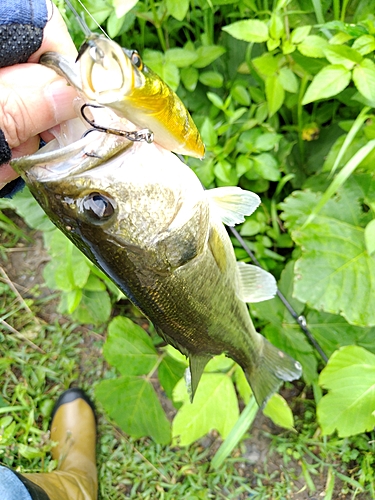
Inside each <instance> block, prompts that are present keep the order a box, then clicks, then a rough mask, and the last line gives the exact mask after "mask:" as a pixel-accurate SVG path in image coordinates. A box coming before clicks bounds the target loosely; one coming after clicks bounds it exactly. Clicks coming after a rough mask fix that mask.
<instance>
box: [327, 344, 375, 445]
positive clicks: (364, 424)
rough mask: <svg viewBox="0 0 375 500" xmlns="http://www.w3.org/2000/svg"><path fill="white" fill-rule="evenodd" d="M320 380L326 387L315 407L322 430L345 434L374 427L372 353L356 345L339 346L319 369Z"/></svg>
mask: <svg viewBox="0 0 375 500" xmlns="http://www.w3.org/2000/svg"><path fill="white" fill-rule="evenodd" d="M319 384H320V385H321V386H322V387H323V388H324V389H327V390H328V394H326V395H325V396H323V398H322V399H321V400H320V401H319V404H318V408H317V415H318V420H319V423H320V426H321V427H322V431H323V434H331V433H332V432H334V431H335V430H337V432H338V435H339V436H340V437H346V436H352V435H354V434H358V433H359V432H367V431H371V430H372V429H373V428H374V426H375V355H374V354H371V353H370V352H368V351H366V350H365V349H363V348H362V347H357V346H347V347H343V348H341V349H339V350H338V351H336V352H335V353H334V354H333V355H332V356H331V358H330V360H329V362H328V365H327V366H326V367H325V368H324V369H323V371H322V372H321V374H320V377H319ZM332 409H334V411H332Z"/></svg>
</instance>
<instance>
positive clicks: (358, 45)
mask: <svg viewBox="0 0 375 500" xmlns="http://www.w3.org/2000/svg"><path fill="white" fill-rule="evenodd" d="M352 48H353V49H355V50H358V52H359V53H360V54H362V55H363V56H365V55H366V54H370V52H373V51H374V50H375V38H374V36H373V35H362V36H360V37H359V38H357V40H354V43H353V45H352Z"/></svg>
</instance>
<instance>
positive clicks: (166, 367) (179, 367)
mask: <svg viewBox="0 0 375 500" xmlns="http://www.w3.org/2000/svg"><path fill="white" fill-rule="evenodd" d="M185 369H186V365H185V364H183V363H180V362H179V361H177V360H176V359H174V358H172V357H171V356H168V355H166V356H165V357H164V358H163V360H162V362H161V363H160V365H159V368H158V376H159V381H160V383H161V385H162V387H163V389H164V390H165V393H166V394H167V396H168V397H169V398H170V399H172V391H173V389H174V387H175V385H176V384H177V382H178V381H179V380H180V379H181V378H182V377H183V376H184V372H185Z"/></svg>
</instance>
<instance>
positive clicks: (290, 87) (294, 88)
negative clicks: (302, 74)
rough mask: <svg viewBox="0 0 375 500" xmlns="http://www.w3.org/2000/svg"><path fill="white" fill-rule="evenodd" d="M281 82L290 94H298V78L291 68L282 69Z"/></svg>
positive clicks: (280, 73)
mask: <svg viewBox="0 0 375 500" xmlns="http://www.w3.org/2000/svg"><path fill="white" fill-rule="evenodd" d="M279 82H280V84H281V86H282V87H283V89H284V90H286V91H287V92H290V93H291V94H296V93H297V92H298V88H299V85H298V78H297V77H296V75H295V74H294V73H293V71H292V70H291V69H289V68H286V67H284V68H281V70H280V72H279Z"/></svg>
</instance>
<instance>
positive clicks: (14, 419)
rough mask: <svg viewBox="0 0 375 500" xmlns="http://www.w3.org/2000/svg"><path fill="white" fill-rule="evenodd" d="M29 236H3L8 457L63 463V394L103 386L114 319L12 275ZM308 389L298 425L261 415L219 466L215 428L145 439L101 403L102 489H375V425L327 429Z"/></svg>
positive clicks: (0, 413) (284, 494)
mask: <svg viewBox="0 0 375 500" xmlns="http://www.w3.org/2000/svg"><path fill="white" fill-rule="evenodd" d="M29 241H30V235H28V234H24V233H23V231H21V230H19V231H16V230H15V227H13V226H11V233H8V234H7V233H6V232H4V233H3V234H2V236H1V241H0V243H1V262H2V267H0V321H1V325H0V463H2V464H5V465H7V466H9V467H12V468H14V469H17V470H19V471H21V472H22V471H23V472H31V471H32V472H39V471H50V470H53V469H54V468H55V467H56V464H55V463H54V462H53V461H52V460H51V458H50V454H49V452H50V450H51V447H52V443H51V442H50V441H49V433H48V426H49V416H50V413H51V410H52V407H53V404H54V401H55V400H56V398H57V397H58V395H59V394H60V393H61V392H62V391H63V390H64V389H66V388H68V387H69V386H71V385H72V384H73V385H77V386H80V387H83V388H84V389H86V390H87V391H88V393H89V394H90V395H91V396H93V387H94V386H95V383H96V382H97V381H99V380H100V379H102V378H103V377H107V376H109V375H110V371H111V368H110V367H108V366H107V365H106V364H105V362H104V360H103V358H102V356H101V346H102V344H103V341H104V333H105V332H104V327H103V328H102V330H98V331H92V330H89V329H87V328H84V327H82V325H77V324H74V323H72V322H71V321H69V320H68V319H67V318H64V317H59V316H58V315H56V311H55V308H56V303H57V302H56V300H55V298H54V297H53V296H52V297H50V295H49V292H47V293H46V290H45V289H44V287H43V284H41V285H38V284H36V285H33V288H32V289H30V290H29V289H27V288H26V289H25V288H22V287H20V286H19V285H16V284H15V283H13V281H12V280H11V279H10V278H9V276H8V272H7V268H8V267H9V268H10V266H9V264H8V263H7V259H8V257H10V256H11V253H12V252H14V251H24V250H23V246H22V245H28V244H29ZM20 272H21V271H20V270H19V273H20ZM24 272H26V271H24ZM20 290H21V291H20ZM305 396H306V395H304V394H303V397H302V398H300V399H299V400H298V401H297V402H296V409H297V413H298V415H300V416H299V417H297V422H296V429H297V431H298V432H283V433H279V431H280V429H276V428H272V429H271V430H272V431H273V432H270V429H269V428H268V429H269V432H268V433H267V432H265V431H264V430H262V428H261V425H263V424H264V422H263V424H258V428H257V429H254V430H252V431H251V435H250V436H249V435H247V436H246V439H245V440H244V441H242V442H241V443H240V445H239V447H238V448H237V449H235V450H234V452H233V453H232V456H231V458H229V459H227V460H226V461H225V462H224V464H223V465H222V466H221V467H220V468H219V469H218V470H216V471H212V470H210V460H211V459H212V457H213V455H214V454H215V452H216V450H217V448H218V446H219V444H220V443H219V440H218V439H215V436H214V435H212V436H210V438H204V439H203V440H201V441H199V442H198V443H195V444H194V445H192V446H190V447H189V448H177V447H175V448H171V447H168V446H161V445H157V444H155V443H153V442H152V441H151V440H150V439H147V438H145V439H141V440H137V441H135V440H133V439H131V438H129V437H127V436H125V435H124V434H123V433H122V431H121V430H119V429H118V428H116V427H115V426H114V425H112V424H111V423H110V422H109V421H108V420H107V419H106V417H105V415H104V414H103V412H102V411H101V409H100V408H98V413H99V440H98V468H99V479H100V498H101V499H103V500H104V499H105V500H120V499H123V498H132V499H145V500H147V499H150V500H151V499H171V500H172V499H178V500H180V499H189V500H194V499H209V498H215V499H221V498H223V499H236V500H237V499H238V500H241V499H245V498H253V499H268V498H269V499H272V500H278V499H280V500H284V499H289V498H293V499H305V498H306V499H307V498H312V496H315V497H316V498H317V497H319V498H324V499H325V500H330V499H331V498H333V499H338V498H350V499H355V498H357V499H367V498H368V499H370V498H375V477H374V461H375V458H374V455H375V454H374V451H375V449H374V448H375V435H374V434H368V435H361V436H357V437H354V438H351V439H338V438H337V437H331V438H328V437H322V436H321V435H320V433H319V429H318V428H317V425H316V423H315V413H314V406H313V405H314V404H313V402H312V401H311V400H310V399H309V398H306V397H305ZM275 431H277V432H275ZM252 447H253V448H254V447H255V448H254V449H255V450H257V453H258V456H256V457H255V459H254V458H251V449H253V448H252ZM249 450H250V452H249ZM259 450H261V451H259ZM260 455H262V456H261V457H260ZM263 457H264V461H263Z"/></svg>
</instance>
